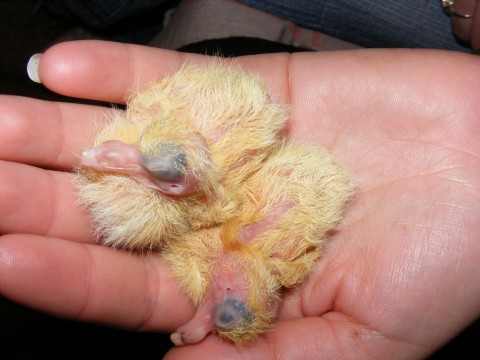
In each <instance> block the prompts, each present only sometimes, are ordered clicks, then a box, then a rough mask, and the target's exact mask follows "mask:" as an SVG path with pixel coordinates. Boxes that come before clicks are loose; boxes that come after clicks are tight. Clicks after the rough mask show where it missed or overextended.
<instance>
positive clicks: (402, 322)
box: [0, 41, 480, 360]
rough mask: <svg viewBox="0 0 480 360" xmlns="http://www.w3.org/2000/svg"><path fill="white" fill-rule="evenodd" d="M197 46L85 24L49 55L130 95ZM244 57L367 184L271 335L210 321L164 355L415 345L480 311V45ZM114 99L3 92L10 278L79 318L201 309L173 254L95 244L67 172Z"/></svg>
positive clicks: (443, 336) (399, 351)
mask: <svg viewBox="0 0 480 360" xmlns="http://www.w3.org/2000/svg"><path fill="white" fill-rule="evenodd" d="M112 59H115V61H112ZM186 60H188V61H192V62H202V61H205V58H204V57H202V56H198V55H187V54H179V53H176V52H171V51H166V50H161V49H155V48H147V47H139V46H132V45H126V44H115V43H102V42H91V41H86V42H78V43H64V44H60V45H56V46H54V47H53V48H50V49H49V50H47V51H46V53H45V54H44V55H43V58H42V60H41V62H40V69H39V71H40V79H41V80H42V82H43V84H44V85H45V86H47V87H48V88H50V89H51V90H53V91H56V92H59V93H62V94H65V95H70V96H76V97H84V98H90V99H98V100H105V101H114V102H122V101H123V99H125V98H128V97H129V96H130V95H131V94H132V91H134V90H135V89H136V88H141V87H143V86H146V84H147V82H148V81H149V80H150V79H151V78H152V77H162V76H164V75H166V74H170V73H171V72H173V71H175V70H176V69H177V68H178V67H179V66H180V65H181V63H182V62H183V61H186ZM234 61H235V62H238V63H239V64H241V65H242V66H243V67H245V68H246V69H249V70H252V71H256V72H259V73H260V74H261V75H262V77H263V78H264V79H265V81H266V83H267V85H268V86H269V88H270V90H271V92H272V94H274V96H275V97H276V100H278V101H280V102H288V103H291V104H292V109H291V119H290V123H289V131H290V135H289V136H291V137H292V138H293V139H294V140H304V141H309V142H313V143H318V144H321V145H323V146H325V147H326V148H327V149H329V150H330V151H331V152H332V153H333V154H334V155H335V156H336V157H337V158H338V159H339V160H340V161H342V162H344V163H345V164H346V165H347V167H349V168H350V169H351V170H352V172H353V174H354V176H355V178H356V180H357V184H358V189H357V193H356V195H355V197H354V199H353V201H352V203H351V205H350V207H349V209H348V211H347V213H346V217H345V219H344V223H343V228H342V230H341V231H338V232H337V233H335V234H334V235H333V237H332V239H331V241H330V242H329V244H328V246H327V247H326V249H325V254H324V256H323V257H322V258H321V259H320V261H318V263H317V264H316V266H315V268H314V270H313V272H312V273H311V275H310V276H309V278H308V279H307V280H306V281H305V282H304V283H302V285H301V286H299V287H298V288H297V289H295V290H292V291H290V292H288V293H287V294H286V296H285V298H284V301H283V303H282V304H281V307H280V309H279V312H280V319H279V321H278V323H277V324H276V326H275V327H274V329H273V330H272V331H271V332H270V333H269V334H268V335H267V336H265V338H264V339H263V340H262V341H259V342H256V343H254V344H251V345H247V346H244V347H240V348H239V347H235V346H232V345H231V344H228V343H225V342H221V341H219V340H218V338H217V337H215V336H209V337H207V338H206V339H205V340H204V341H203V342H201V343H200V344H197V345H193V346H182V347H179V348H173V349H172V350H171V351H170V352H169V353H168V354H167V355H166V357H165V358H166V359H169V360H172V359H185V358H191V357H192V356H194V357H196V358H199V357H200V358H203V357H206V356H207V355H208V356H207V357H208V358H209V359H225V358H228V359H252V358H256V359H269V358H276V359H318V358H345V359H358V358H369V359H385V358H388V357H389V356H390V357H392V356H394V357H395V358H396V359H419V358H423V357H425V356H427V355H428V354H430V353H431V352H433V351H434V350H436V349H438V348H439V347H440V346H441V345H443V344H444V343H446V342H447V341H448V340H450V339H451V338H453V337H454V336H455V335H456V334H457V333H458V332H460V331H461V330H462V329H463V328H465V327H466V326H467V325H468V324H470V323H471V322H473V321H474V320H475V319H477V318H478V317H479V314H480V306H479V304H480V272H479V271H478V263H479V262H480V242H479V241H478V239H479V238H480V180H479V179H480V159H479V155H480V143H479V141H478V134H479V133H480V115H479V114H480V102H479V101H478V94H479V93H480V81H479V79H480V57H476V56H474V55H468V54H456V53H453V52H442V51H430V50H421V51H415V50H354V51H347V52H325V53H298V54H294V55H288V54H273V55H257V56H249V57H243V58H238V59H235V60H234ZM119 74H122V76H119ZM99 84H101V86H99ZM106 112H107V113H108V110H105V109H99V108H96V107H93V106H87V105H79V104H68V103H58V104H57V103H48V102H44V101H39V100H34V99H27V98H20V97H10V96H2V97H1V98H0V128H1V129H2V131H1V132H0V144H1V146H0V159H2V161H1V162H0V198H1V199H2V201H1V202H0V233H1V234H2V235H3V236H2V237H1V238H0V293H1V294H2V295H3V296H5V297H8V298H10V299H12V300H14V301H17V302H20V303H22V304H25V305H27V306H31V307H33V308H36V309H39V310H41V311H45V312H49V313H54V314H56V315H59V316H63V317H67V318H73V319H78V320H82V321H95V322H101V323H105V324H110V325H112V326H119V327H123V328H130V329H138V330H154V331H162V332H172V331H173V330H174V329H175V328H176V327H178V326H179V325H181V324H183V323H185V322H186V321H188V320H189V319H190V318H191V317H192V315H193V313H194V309H193V306H192V305H191V304H189V303H188V301H187V299H186V298H185V296H184V295H183V294H182V293H181V291H180V290H179V287H178V285H177V284H176V283H175V282H174V280H173V278H172V276H171V275H170V273H169V271H168V268H167V266H166V264H165V262H164V261H163V260H162V258H161V256H159V255H158V254H151V255H141V256H137V255H135V254H131V253H126V252H123V251H119V250H113V249H110V248H107V247H105V246H101V245H98V244H96V243H95V242H94V240H93V238H92V237H91V235H90V228H89V224H88V219H87V214H86V213H85V212H84V211H83V210H81V209H80V208H79V207H78V206H77V205H76V204H75V193H74V190H73V186H72V184H71V181H70V180H71V174H70V171H71V170H72V169H73V168H74V166H75V165H76V164H77V163H78V161H79V154H81V152H82V150H83V149H84V148H86V147H88V145H89V144H90V142H91V140H92V137H93V129H94V125H93V124H94V122H97V123H98V122H102V121H105V118H106V117H105V113H106ZM39 209H41V211H38V210H39ZM125 309H128V311H125Z"/></svg>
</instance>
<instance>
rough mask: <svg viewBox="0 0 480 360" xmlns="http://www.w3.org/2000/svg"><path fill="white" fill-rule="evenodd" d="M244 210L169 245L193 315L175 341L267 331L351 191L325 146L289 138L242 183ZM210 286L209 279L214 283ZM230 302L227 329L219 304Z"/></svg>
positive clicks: (242, 339)
mask: <svg viewBox="0 0 480 360" xmlns="http://www.w3.org/2000/svg"><path fill="white" fill-rule="evenodd" d="M242 190H243V197H242V202H241V205H242V211H241V215H240V216H238V217H236V218H233V219H231V220H229V221H227V222H226V223H225V224H223V225H221V226H219V227H216V228H213V229H206V230H205V231H203V232H201V233H198V232H197V233H192V234H191V235H190V236H188V237H185V238H184V239H182V241H181V242H180V243H179V244H172V246H171V248H169V249H168V250H167V251H166V254H165V256H166V259H167V260H168V261H169V262H170V264H171V267H172V269H173V272H174V273H175V274H176V275H177V278H178V279H180V281H181V284H182V286H183V288H184V289H185V290H186V292H187V293H188V295H189V296H190V298H191V299H192V301H193V303H194V304H195V305H196V306H197V307H198V311H197V314H196V315H195V317H194V318H193V319H192V320H191V321H190V323H188V324H186V325H184V326H182V327H180V328H179V329H177V331H176V332H175V333H174V334H173V335H172V340H173V341H174V342H175V343H176V344H177V345H181V344H184V343H190V342H196V341H198V338H203V337H204V336H206V335H207V333H209V332H211V331H216V332H217V333H218V334H219V335H220V336H222V337H224V338H227V339H229V340H231V341H233V342H235V343H237V344H245V343H247V342H249V341H251V340H252V339H255V338H256V337H258V336H259V334H261V333H263V332H265V331H267V330H268V329H269V327H270V325H271V323H272V321H273V320H274V319H275V316H276V309H277V305H278V301H279V299H280V296H281V291H282V289H283V288H290V287H294V286H296V285H297V284H298V283H299V282H301V281H302V280H303V279H304V278H305V276H306V275H307V274H308V272H309V270H310V269H311V268H312V266H313V264H314V262H315V261H316V260H317V259H318V257H319V256H320V254H321V249H322V245H323V243H324V241H325V240H326V237H327V235H328V233H329V232H330V231H332V230H333V229H335V227H336V226H337V225H338V223H339V221H340V219H341V215H342V212H343V209H344V207H345V205H346V202H347V200H348V198H349V196H350V195H351V193H352V191H353V182H352V181H351V177H350V174H349V173H348V171H347V170H346V169H345V168H343V167H341V166H340V165H339V164H338V163H337V162H336V161H335V159H334V158H333V157H332V156H331V155H330V154H329V153H328V152H326V151H325V150H324V149H322V148H319V147H315V146H312V145H307V144H292V143H290V144H286V145H284V146H282V147H281V148H280V149H279V150H278V152H277V153H275V154H272V155H271V157H270V158H269V159H268V160H267V161H266V162H265V163H264V165H263V167H262V168H261V169H259V170H258V172H257V173H255V174H254V175H253V176H252V177H250V178H249V179H248V180H246V181H245V183H244V184H243V186H242ZM212 284H214V285H212ZM232 302H235V303H236V304H237V308H238V309H240V310H238V311H235V310H232V311H230V312H229V309H227V310H226V313H227V314H226V316H227V317H228V318H235V316H236V317H238V321H237V323H235V324H234V326H231V327H230V328H226V327H225V326H224V325H223V324H222V320H221V319H220V320H218V319H217V318H218V310H216V309H218V308H219V307H220V308H221V309H222V307H224V305H223V304H228V303H232Z"/></svg>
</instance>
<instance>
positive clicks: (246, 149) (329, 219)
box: [76, 62, 354, 344]
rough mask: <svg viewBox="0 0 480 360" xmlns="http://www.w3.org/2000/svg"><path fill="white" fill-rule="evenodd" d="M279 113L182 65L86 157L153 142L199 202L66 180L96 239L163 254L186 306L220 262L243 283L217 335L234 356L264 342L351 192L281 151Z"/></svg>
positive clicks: (350, 186)
mask: <svg viewBox="0 0 480 360" xmlns="http://www.w3.org/2000/svg"><path fill="white" fill-rule="evenodd" d="M287 110H288V108H287V106H285V105H282V104H276V103H274V102H272V100H271V98H270V96H269V94H268V92H267V89H266V87H265V85H264V84H263V83H262V82H261V80H260V79H259V78H258V77H257V76H256V75H253V74H249V73H245V72H244V71H241V70H239V69H236V68H232V67H231V66H229V65H227V64H226V63H221V62H216V63H213V64H210V65H208V66H204V67H200V66H192V65H186V66H184V67H182V68H181V69H180V70H179V71H178V72H176V73H174V74H173V75H171V76H170V77H167V78H165V79H163V80H161V81H156V82H153V83H152V84H151V86H149V87H148V88H147V89H146V90H144V91H142V92H140V93H139V94H137V95H136V96H135V97H134V98H133V99H132V100H131V101H130V102H129V104H128V106H127V110H126V111H125V112H124V113H122V114H120V113H119V114H118V115H117V116H116V117H115V118H114V119H113V120H112V121H111V123H110V124H109V125H108V126H107V127H105V128H104V129H102V130H101V131H100V132H99V134H98V136H97V138H96V140H95V143H94V144H93V145H94V146H97V145H99V144H101V143H103V142H105V141H108V140H120V141H122V142H124V143H126V144H131V145H135V146H136V147H138V149H139V150H140V151H141V153H142V154H144V155H147V156H150V155H154V154H155V151H156V149H157V148H158V143H159V141H161V142H162V143H167V144H172V145H180V146H181V147H178V146H177V147H175V146H173V147H172V148H174V149H176V148H181V149H182V151H184V152H185V155H186V158H187V163H188V166H189V168H190V169H191V170H192V172H193V174H194V176H196V177H197V180H198V183H199V190H198V192H196V193H195V194H193V195H191V196H186V197H180V198H175V199H172V198H165V197H164V196H161V195H159V194H158V193H156V192H155V191H153V190H152V189H150V188H148V187H146V186H145V185H143V184H141V183H139V182H138V181H136V180H135V179H133V178H130V177H129V176H127V175H123V174H116V173H113V172H112V173H109V172H101V171H96V170H93V169H88V168H80V169H79V170H78V173H77V177H76V183H77V187H78V193H79V199H80V202H81V203H82V204H83V205H84V206H85V207H87V208H88V209H89V210H90V212H91V217H92V224H93V228H94V230H95V232H96V235H97V236H98V237H99V239H101V240H102V242H103V243H104V244H106V245H109V246H113V247H121V248H126V249H134V250H144V249H148V250H160V251H162V252H163V254H164V257H165V259H166V260H167V261H168V263H169V264H170V267H171V270H172V272H173V274H174V275H175V276H176V277H177V279H178V280H179V282H180V284H181V286H182V288H183V289H184V291H185V293H186V294H187V296H188V297H189V298H190V299H191V300H192V302H193V304H194V305H195V306H199V305H200V304H201V303H202V301H203V299H204V297H205V296H206V292H207V288H208V285H209V282H210V281H212V279H214V278H215V276H218V275H219V274H218V272H219V271H221V270H219V268H217V264H219V263H222V259H225V256H226V255H227V254H228V259H231V261H232V264H231V269H240V271H241V273H242V276H245V277H246V279H247V282H248V285H249V289H248V298H247V300H246V307H247V309H248V311H249V313H250V314H252V319H251V321H248V322H247V321H245V322H241V323H240V324H239V325H238V326H237V327H236V328H235V329H234V330H233V331H226V332H222V331H218V334H219V336H221V337H222V338H225V339H228V340H230V341H233V342H234V343H237V344H244V343H247V342H249V341H252V340H254V339H255V338H257V337H258V335H259V334H262V333H264V332H265V331H268V329H269V328H270V325H271V323H272V321H274V319H275V315H276V313H275V312H276V306H275V304H276V303H277V302H278V299H279V298H280V296H281V289H283V288H285V287H293V286H296V285H297V284H298V283H299V282H301V281H302V280H303V279H304V278H305V276H306V275H307V274H308V272H309V271H310V270H311V268H312V266H313V264H314V262H315V261H316V260H317V259H318V257H319V256H320V255H321V250H322V245H323V244H324V242H325V241H326V239H327V237H328V235H329V233H330V232H331V231H332V230H334V229H335V228H336V227H337V226H338V224H339V222H340V220H341V218H342V215H343V211H344V208H345V206H346V204H347V201H348V199H349V197H350V196H351V194H352V193H353V191H354V183H353V181H352V176H351V174H350V173H349V172H348V171H347V170H346V169H345V168H344V167H343V166H341V165H340V164H339V163H338V162H337V161H336V159H334V157H333V156H332V155H331V154H330V153H328V152H327V151H326V150H325V149H323V148H321V147H319V146H314V145H308V144H297V143H291V142H289V141H288V140H287V139H285V137H284V135H285V134H284V133H283V132H284V130H285V127H286V122H287ZM222 264H223V263H222ZM220 275H221V274H220Z"/></svg>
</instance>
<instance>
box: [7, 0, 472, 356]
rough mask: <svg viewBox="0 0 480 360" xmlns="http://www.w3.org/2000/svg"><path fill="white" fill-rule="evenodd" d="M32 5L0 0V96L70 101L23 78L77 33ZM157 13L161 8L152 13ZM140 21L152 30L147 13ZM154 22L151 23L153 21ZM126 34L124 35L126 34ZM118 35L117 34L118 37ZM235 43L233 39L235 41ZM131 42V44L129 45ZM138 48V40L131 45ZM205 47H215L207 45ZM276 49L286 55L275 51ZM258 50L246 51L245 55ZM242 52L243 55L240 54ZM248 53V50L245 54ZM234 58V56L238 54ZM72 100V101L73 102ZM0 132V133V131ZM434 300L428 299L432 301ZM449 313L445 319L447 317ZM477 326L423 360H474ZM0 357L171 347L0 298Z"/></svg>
mask: <svg viewBox="0 0 480 360" xmlns="http://www.w3.org/2000/svg"><path fill="white" fill-rule="evenodd" d="M39 4H40V1H38V0H24V1H15V0H10V1H8V0H0V31H1V34H0V94H14V95H22V96H29V97H35V98H39V99H45V100H56V101H70V100H72V99H67V98H65V97H62V96H59V95H57V94H54V93H52V92H50V91H49V90H47V89H45V88H44V87H43V86H42V85H40V84H36V83H33V82H32V81H30V80H29V79H28V77H27V73H26V64H27V61H28V59H29V57H30V56H31V55H33V54H35V53H38V52H42V51H44V50H45V49H46V48H47V47H48V46H50V45H52V44H54V43H55V42H58V41H59V40H60V39H68V38H69V36H70V37H71V36H72V34H75V32H74V31H73V30H74V29H78V27H77V25H78V24H76V23H75V22H72V21H65V20H59V19H58V18H56V17H53V16H52V15H51V14H49V13H48V12H46V11H45V10H44V9H43V8H42V7H40V6H39ZM156 10H157V14H158V11H162V9H156ZM148 13H149V14H148V15H145V18H144V19H142V18H141V17H137V20H138V19H140V20H141V21H140V22H136V23H142V24H147V25H148V26H150V29H152V28H155V23H154V22H155V21H157V22H158V21H159V20H158V16H157V17H156V18H153V17H152V15H151V14H152V12H148ZM155 19H156V20H155ZM131 27H132V23H131V22H130V23H125V22H124V23H121V24H119V25H117V26H116V27H113V28H109V29H107V30H102V31H100V32H98V33H97V34H96V35H98V36H99V37H104V38H107V39H112V40H120V41H129V40H128V39H129V38H128V34H126V35H125V33H128V31H130V30H131ZM128 29H130V30H128ZM119 34H120V35H119ZM146 37H148V35H146V36H144V37H143V38H146ZM237 40H238V39H237ZM131 42H134V41H131ZM136 42H137V43H141V41H136ZM221 45H222V46H225V47H226V48H230V49H232V48H233V49H234V50H235V49H236V47H237V48H239V47H241V48H242V51H244V50H245V47H246V46H247V47H248V42H246V40H245V39H241V41H237V42H235V41H232V42H230V43H229V44H225V43H223V44H221ZM202 46H203V44H194V45H193V46H191V47H188V48H185V49H184V50H186V51H192V52H201V53H202V52H205V51H206V50H208V49H205V48H202ZM206 46H213V47H215V46H217V48H216V49H214V50H218V44H217V45H215V43H213V44H212V43H211V42H210V43H207V45H206ZM262 46H263V49H265V51H275V48H272V44H266V43H264V44H262V42H252V47H251V49H258V47H260V48H262ZM277 50H280V51H282V50H287V51H288V50H289V49H285V48H282V47H281V46H279V47H278V48H277ZM242 51H240V53H241V52H242ZM252 51H253V52H257V51H258V52H261V51H262V50H261V49H260V50H250V52H252ZM244 52H245V51H244ZM246 52H248V50H247V51H246ZM240 53H239V54H240ZM75 101H76V100H75ZM0 131H1V129H0ZM432 301H434V299H432ZM448 316H449V314H445V317H446V318H447V317H448ZM479 340H480V321H477V322H476V323H474V324H472V325H471V326H470V327H469V328H467V329H465V330H464V332H463V333H461V334H460V335H459V336H458V337H457V338H455V339H454V340H452V341H451V342H450V343H449V344H447V345H445V346H444V347H443V348H442V349H440V350H439V351H438V352H436V353H435V354H434V355H432V356H431V357H429V360H443V359H463V360H469V359H472V360H473V359H480V344H479ZM0 343H1V346H0V357H1V358H2V359H6V360H7V359H33V358H35V359H42V358H48V359H84V358H87V357H97V356H101V355H102V354H108V355H109V358H114V357H118V356H122V357H124V356H134V357H136V358H143V357H146V356H149V357H152V356H153V357H155V358H161V357H162V356H163V355H164V354H165V352H166V351H167V350H168V349H169V348H170V347H171V343H170V340H169V337H168V335H166V334H158V333H144V332H132V331H125V330H121V329H114V328H109V327H105V326H100V325H95V324H89V323H80V322H75V321H69V320H65V319H60V318H56V317H53V316H50V315H47V314H44V313H40V312H37V311H35V310H32V309H29V308H25V307H23V306H21V305H19V304H16V303H14V302H12V301H10V300H8V299H6V298H3V297H1V296H0Z"/></svg>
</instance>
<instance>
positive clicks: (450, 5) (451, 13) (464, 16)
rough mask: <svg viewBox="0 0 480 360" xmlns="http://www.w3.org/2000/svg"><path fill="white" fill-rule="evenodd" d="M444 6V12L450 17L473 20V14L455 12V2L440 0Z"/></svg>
mask: <svg viewBox="0 0 480 360" xmlns="http://www.w3.org/2000/svg"><path fill="white" fill-rule="evenodd" d="M440 3H441V4H442V8H443V11H445V12H446V13H447V15H449V16H455V17H458V18H461V19H471V18H473V15H471V14H461V13H458V12H456V11H455V9H454V8H453V6H454V5H455V0H440Z"/></svg>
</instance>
